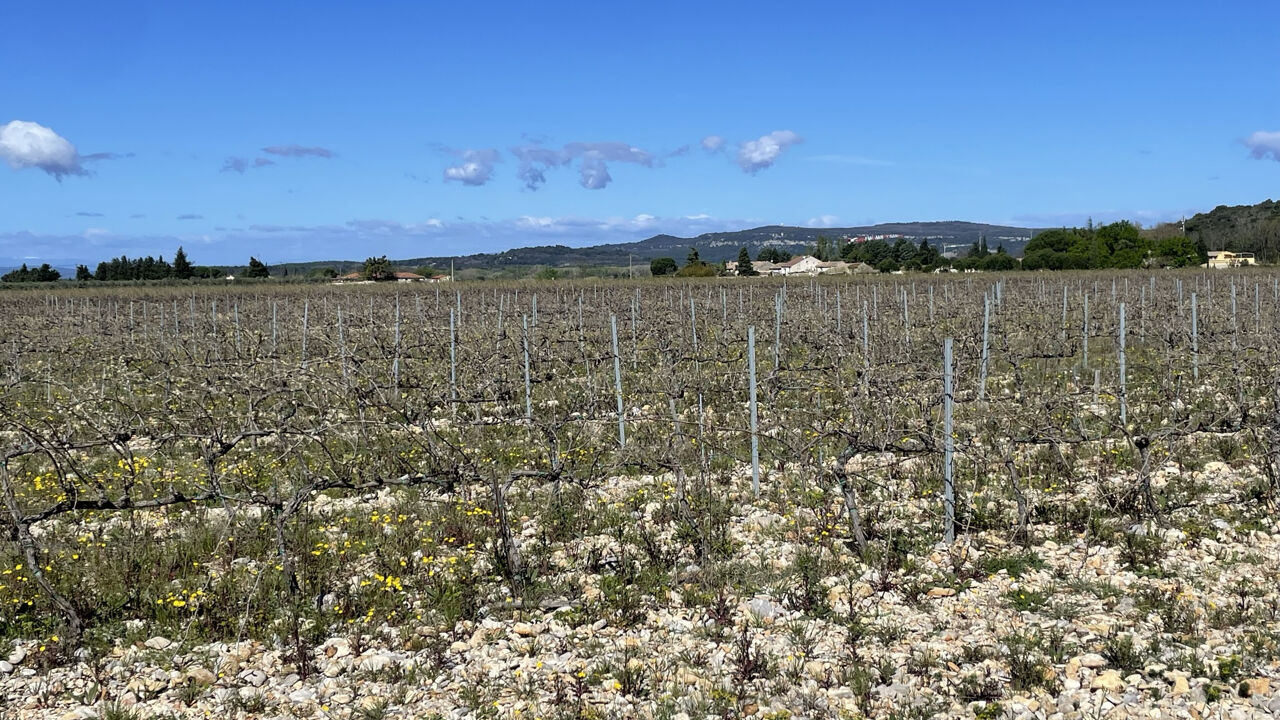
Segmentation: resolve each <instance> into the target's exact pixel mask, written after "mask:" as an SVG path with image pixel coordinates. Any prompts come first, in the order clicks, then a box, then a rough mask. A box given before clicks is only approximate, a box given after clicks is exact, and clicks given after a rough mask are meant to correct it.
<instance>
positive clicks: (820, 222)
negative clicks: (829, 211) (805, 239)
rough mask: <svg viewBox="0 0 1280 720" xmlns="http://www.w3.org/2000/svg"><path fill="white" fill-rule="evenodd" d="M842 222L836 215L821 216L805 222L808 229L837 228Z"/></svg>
mask: <svg viewBox="0 0 1280 720" xmlns="http://www.w3.org/2000/svg"><path fill="white" fill-rule="evenodd" d="M839 222H840V218H838V217H836V216H835V215H819V216H818V217H811V218H809V219H808V220H807V221H805V226H806V227H835V226H836V224H837V223H839Z"/></svg>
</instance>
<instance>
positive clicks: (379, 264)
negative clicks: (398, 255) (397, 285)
mask: <svg viewBox="0 0 1280 720" xmlns="http://www.w3.org/2000/svg"><path fill="white" fill-rule="evenodd" d="M395 273H396V269H395V268H394V267H392V266H391V261H390V260H388V259H387V256H386V255H383V256H382V257H371V258H368V259H366V260H365V261H364V267H363V268H362V269H361V270H360V275H361V276H362V277H364V279H365V280H375V281H381V280H390V279H391V278H393V277H395Z"/></svg>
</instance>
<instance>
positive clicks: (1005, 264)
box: [649, 220, 1208, 277]
mask: <svg viewBox="0 0 1280 720" xmlns="http://www.w3.org/2000/svg"><path fill="white" fill-rule="evenodd" d="M1175 227H1176V226H1173V225H1169V224H1163V225H1159V226H1157V227H1155V228H1152V229H1151V230H1143V229H1142V228H1141V227H1139V226H1138V225H1135V224H1133V223H1131V222H1129V221H1127V220H1121V221H1119V222H1114V223H1110V224H1107V225H1101V226H1096V227H1095V226H1094V224H1093V222H1092V221H1090V222H1089V224H1088V225H1087V226H1085V227H1082V228H1061V229H1054V230H1046V231H1044V232H1041V233H1039V234H1037V235H1036V236H1035V237H1033V238H1032V239H1031V240H1030V241H1029V242H1028V243H1027V245H1026V248H1025V249H1024V250H1023V257H1022V259H1021V260H1019V259H1018V258H1015V257H1013V256H1012V255H1010V254H1009V252H1008V251H1007V250H1006V249H1005V248H1004V246H1003V245H997V246H996V248H995V249H994V250H993V249H991V248H990V247H989V246H988V244H987V240H986V238H985V237H981V238H979V239H978V240H976V241H974V243H973V244H972V245H971V246H970V247H969V248H968V250H967V251H966V252H965V253H964V254H963V255H960V256H959V257H946V256H944V255H943V254H942V253H941V252H940V251H939V250H938V248H937V247H935V246H934V245H933V244H932V243H930V242H929V240H928V239H923V240H920V241H919V242H918V243H917V242H915V241H914V239H912V238H897V239H896V240H894V241H893V242H888V241H886V240H880V239H876V240H867V241H865V242H850V241H848V240H843V239H831V238H826V237H823V236H819V237H818V242H817V244H816V245H814V246H812V247H810V248H809V249H808V254H809V255H812V256H813V257H815V258H817V259H818V260H821V261H834V260H843V261H844V262H848V263H862V264H865V265H867V266H869V267H872V268H874V269H876V270H878V271H880V272H886V273H887V272H898V271H917V272H932V271H935V270H939V269H943V268H948V269H952V270H957V271H965V270H982V271H988V272H998V271H1008V270H1019V269H1022V270H1090V269H1103V268H1138V267H1187V266H1191V265H1200V264H1203V263H1204V262H1206V261H1207V260H1208V249H1207V248H1206V247H1205V244H1204V242H1203V241H1201V240H1193V239H1192V238H1190V237H1187V236H1186V235H1184V234H1183V233H1182V232H1181V229H1180V228H1177V229H1176V231H1175ZM756 259H757V261H765V262H770V263H774V264H778V263H783V262H786V261H787V260H790V259H791V254H790V253H787V252H784V251H780V250H777V249H776V248H764V249H762V250H761V251H760V252H759V254H758V255H757V258H756ZM649 269H650V271H651V272H652V273H653V275H655V276H662V275H676V276H684V277H702V276H711V275H728V274H730V269H729V263H727V262H724V263H720V264H719V265H709V264H707V263H705V262H702V261H701V260H699V259H698V252H697V250H696V249H692V250H690V251H689V257H688V259H687V261H686V263H685V265H684V266H683V267H681V266H680V265H677V264H676V261H675V260H674V259H673V258H669V257H661V258H655V259H654V260H653V261H652V262H651V263H650V264H649ZM733 270H734V271H735V272H736V274H737V275H757V274H759V273H758V272H757V271H756V270H755V268H754V267H753V266H752V263H751V253H750V251H749V250H748V249H747V248H745V247H743V248H741V249H739V251H738V259H737V262H736V263H735V264H734V266H733Z"/></svg>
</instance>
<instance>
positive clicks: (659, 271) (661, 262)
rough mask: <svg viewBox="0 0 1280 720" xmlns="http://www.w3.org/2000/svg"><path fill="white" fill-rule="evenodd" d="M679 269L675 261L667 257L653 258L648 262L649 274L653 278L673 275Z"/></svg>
mask: <svg viewBox="0 0 1280 720" xmlns="http://www.w3.org/2000/svg"><path fill="white" fill-rule="evenodd" d="M679 269H680V267H679V266H678V265H676V261H675V260H673V259H672V258H669V257H660V258H654V259H652V260H650V261H649V272H650V274H652V275H653V276H654V277H661V276H663V275H674V274H675V272H676V270H679Z"/></svg>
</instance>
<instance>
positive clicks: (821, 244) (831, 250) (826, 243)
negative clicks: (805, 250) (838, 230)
mask: <svg viewBox="0 0 1280 720" xmlns="http://www.w3.org/2000/svg"><path fill="white" fill-rule="evenodd" d="M813 256H814V257H816V258H818V259H819V260H821V261H823V262H826V261H828V260H831V259H833V258H835V257H836V253H835V244H834V243H832V242H831V240H829V239H828V238H827V236H826V235H819V236H818V244H817V245H816V246H815V247H814V248H813Z"/></svg>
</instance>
